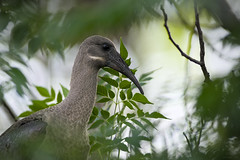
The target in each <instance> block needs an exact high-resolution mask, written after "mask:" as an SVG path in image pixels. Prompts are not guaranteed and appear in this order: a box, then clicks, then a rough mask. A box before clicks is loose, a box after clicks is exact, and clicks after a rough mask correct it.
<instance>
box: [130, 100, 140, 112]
mask: <svg viewBox="0 0 240 160" xmlns="http://www.w3.org/2000/svg"><path fill="white" fill-rule="evenodd" d="M129 102H130V103H131V104H132V105H134V107H135V108H137V109H138V110H139V109H140V108H139V107H138V105H137V103H135V102H134V101H132V100H129Z"/></svg>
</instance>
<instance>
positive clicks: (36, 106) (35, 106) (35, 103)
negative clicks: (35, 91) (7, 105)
mask: <svg viewBox="0 0 240 160" xmlns="http://www.w3.org/2000/svg"><path fill="white" fill-rule="evenodd" d="M28 107H29V108H30V109H31V110H32V111H34V112H36V111H39V110H42V109H44V108H47V107H48V105H47V104H46V103H45V102H44V101H40V100H32V105H29V106H28Z"/></svg>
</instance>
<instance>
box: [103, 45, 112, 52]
mask: <svg viewBox="0 0 240 160" xmlns="http://www.w3.org/2000/svg"><path fill="white" fill-rule="evenodd" d="M102 48H103V50H105V51H108V50H109V49H110V46H109V45H108V44H103V45H102Z"/></svg>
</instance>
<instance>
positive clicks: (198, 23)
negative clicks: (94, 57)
mask: <svg viewBox="0 0 240 160" xmlns="http://www.w3.org/2000/svg"><path fill="white" fill-rule="evenodd" d="M194 12H195V26H196V28H197V31H198V38H199V45H200V62H201V65H200V66H201V68H202V72H203V75H204V77H205V82H208V81H210V75H209V73H208V71H207V68H206V65H205V46H204V41H203V33H202V29H201V26H200V22H199V14H198V9H197V2H196V0H194Z"/></svg>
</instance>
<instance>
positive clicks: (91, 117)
mask: <svg viewBox="0 0 240 160" xmlns="http://www.w3.org/2000/svg"><path fill="white" fill-rule="evenodd" d="M96 118H97V116H95V115H91V116H90V118H89V121H88V124H91V123H92V122H93V121H94V120H95V119H96Z"/></svg>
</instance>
